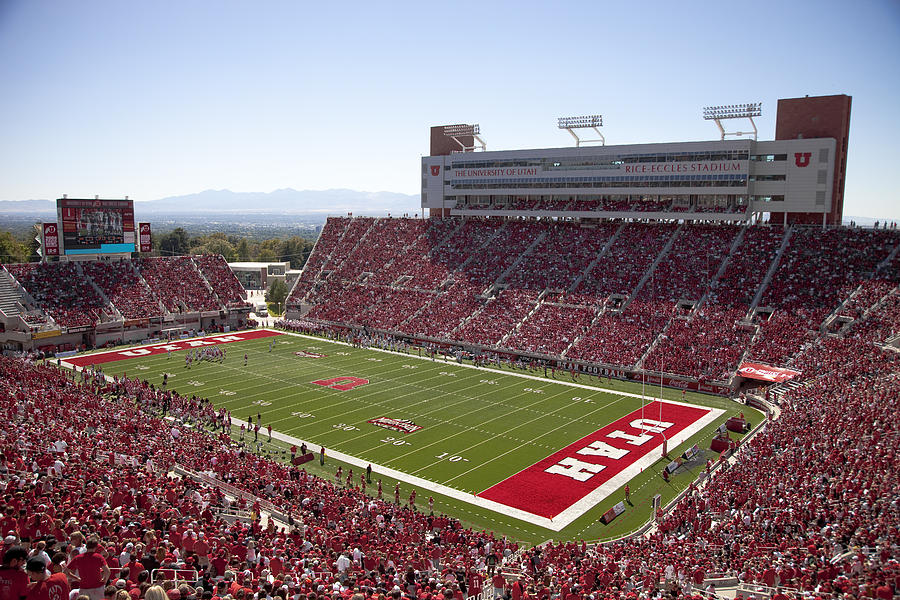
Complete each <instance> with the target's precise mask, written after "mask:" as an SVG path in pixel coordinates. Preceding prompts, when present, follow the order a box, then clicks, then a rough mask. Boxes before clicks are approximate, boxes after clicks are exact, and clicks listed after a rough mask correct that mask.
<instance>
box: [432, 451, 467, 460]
mask: <svg viewBox="0 0 900 600" xmlns="http://www.w3.org/2000/svg"><path fill="white" fill-rule="evenodd" d="M435 458H438V459H440V460H449V461H450V462H459V461H463V462H469V459H468V458H463V457H462V456H458V455H456V454H454V455H452V456H451V455H450V453H449V452H441V453H440V454H438V455H437V456H435Z"/></svg>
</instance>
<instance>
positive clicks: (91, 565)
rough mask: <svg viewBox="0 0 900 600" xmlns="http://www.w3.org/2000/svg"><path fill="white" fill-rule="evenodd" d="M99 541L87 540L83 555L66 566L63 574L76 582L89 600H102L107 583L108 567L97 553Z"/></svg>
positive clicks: (92, 537)
mask: <svg viewBox="0 0 900 600" xmlns="http://www.w3.org/2000/svg"><path fill="white" fill-rule="evenodd" d="M98 545H99V540H97V538H96V537H95V536H91V537H90V538H88V541H87V543H86V544H85V547H86V550H85V552H84V554H79V555H78V556H76V557H75V558H73V559H72V560H71V561H69V564H68V565H66V568H65V573H66V575H68V576H69V577H70V578H72V579H73V580H74V581H76V582H78V585H79V588H80V590H81V593H82V594H84V595H86V596H88V597H89V598H90V599H91V600H103V590H104V587H105V585H106V582H107V581H109V566H108V565H107V564H106V559H105V558H103V556H102V555H101V554H100V553H99V552H98V551H97V546H98Z"/></svg>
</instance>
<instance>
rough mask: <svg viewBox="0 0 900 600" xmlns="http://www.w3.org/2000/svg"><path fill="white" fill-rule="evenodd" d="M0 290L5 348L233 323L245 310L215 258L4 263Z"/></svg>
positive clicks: (64, 346) (49, 346) (236, 286)
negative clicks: (2, 298)
mask: <svg viewBox="0 0 900 600" xmlns="http://www.w3.org/2000/svg"><path fill="white" fill-rule="evenodd" d="M0 293H2V294H3V297H4V299H5V301H4V304H3V306H0V319H2V322H3V325H4V332H3V336H4V347H5V348H6V349H7V350H32V349H45V350H48V351H50V352H56V351H58V350H71V349H74V348H78V347H81V348H84V347H93V346H97V347H101V346H104V345H107V344H121V343H123V342H129V341H141V340H146V339H148V338H153V337H157V336H160V335H162V334H163V333H164V332H166V333H171V332H177V333H181V332H184V331H188V330H195V331H201V330H208V331H219V330H223V329H224V328H225V327H228V328H230V329H234V328H237V327H243V326H244V325H245V324H246V322H247V318H248V315H249V312H250V305H249V304H248V303H247V302H246V301H245V300H244V299H245V297H246V292H245V291H244V288H243V286H241V284H240V282H238V280H237V278H236V277H235V275H234V273H232V272H231V270H230V269H229V268H228V265H227V263H226V262H225V259H224V258H223V257H222V256H178V257H164V258H140V259H134V260H132V259H130V258H119V259H115V260H78V261H70V262H40V263H26V264H11V265H3V267H2V277H0Z"/></svg>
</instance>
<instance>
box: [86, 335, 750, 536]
mask: <svg viewBox="0 0 900 600" xmlns="http://www.w3.org/2000/svg"><path fill="white" fill-rule="evenodd" d="M271 339H272V338H262V339H258V340H250V341H245V342H236V343H230V344H227V346H225V347H226V348H227V349H228V358H227V359H226V360H225V362H224V363H212V362H201V363H199V364H197V363H195V364H194V365H193V366H192V367H191V368H190V369H188V368H186V367H185V363H184V352H183V351H181V352H173V353H172V354H171V356H168V355H166V354H162V355H157V356H151V357H141V358H136V359H129V360H122V361H117V362H111V363H106V364H104V365H103V370H104V372H105V373H107V374H108V375H116V374H121V373H124V372H127V374H128V375H129V376H138V377H140V378H142V379H146V380H147V381H149V382H150V383H153V384H156V385H160V384H161V383H162V374H163V373H164V372H168V373H169V374H170V375H169V387H170V388H172V389H175V390H177V391H178V392H180V393H182V394H187V395H191V394H196V395H200V396H205V397H207V398H210V399H211V400H212V401H213V403H214V404H215V405H216V406H217V407H225V408H227V409H229V410H230V411H231V413H232V415H233V416H234V417H235V418H238V419H243V420H246V419H247V418H248V417H250V416H251V415H252V416H253V419H254V421H255V420H256V415H257V413H260V414H261V415H262V423H263V425H264V426H265V425H268V424H271V425H272V427H273V429H274V430H275V431H278V432H281V433H284V434H288V435H291V436H295V437H297V438H300V439H303V440H307V441H309V442H312V443H314V444H317V445H318V444H322V445H324V446H325V447H326V448H328V449H332V450H338V451H340V452H343V453H346V454H349V455H352V456H356V457H358V458H360V459H362V460H365V461H367V462H372V463H374V464H378V465H383V466H386V467H390V468H393V469H396V470H398V471H401V472H404V473H408V474H412V475H415V476H417V477H421V478H423V479H427V480H429V481H433V482H436V483H440V484H443V485H446V486H449V487H452V488H455V489H458V490H462V491H465V492H469V493H477V492H480V491H482V490H484V489H486V488H488V487H490V486H491V485H493V484H495V483H497V482H499V481H501V480H503V479H505V478H506V477H508V476H510V475H512V474H513V473H516V472H518V471H520V470H521V469H524V468H526V467H528V466H530V465H532V464H534V463H535V462H537V461H539V460H541V459H543V458H545V457H546V456H548V455H550V454H552V453H553V452H555V451H556V450H559V449H560V448H563V447H565V446H567V445H569V444H570V443H572V442H573V441H575V440H578V439H580V438H582V437H584V436H586V435H588V434H591V433H593V432H594V431H596V430H598V429H600V428H601V427H603V426H605V425H607V424H609V423H610V422H612V421H614V420H616V419H618V418H619V417H621V416H623V415H626V414H628V413H630V412H632V411H634V410H636V409H638V408H640V406H641V399H640V398H633V397H628V396H622V395H619V394H617V393H616V392H617V391H627V392H631V393H638V394H640V393H641V385H640V384H634V383H629V382H622V381H616V380H613V381H612V382H609V381H607V380H606V379H597V378H592V377H586V376H582V378H580V379H579V381H578V382H579V383H583V384H588V385H591V386H596V387H602V388H606V389H607V390H611V391H601V390H599V389H580V388H575V387H571V386H567V385H561V384H560V383H558V382H557V381H554V380H553V379H552V378H551V377H548V378H544V377H543V371H541V372H538V373H535V375H538V376H540V379H539V380H534V379H527V378H522V377H518V376H516V374H515V373H513V372H512V371H507V372H496V371H490V370H486V369H473V368H465V367H462V366H459V365H457V364H455V363H454V362H445V361H444V360H442V359H438V360H436V361H432V360H430V359H424V360H423V359H420V358H419V353H418V351H416V352H414V355H413V356H409V355H403V354H395V353H387V352H380V351H376V350H366V349H360V348H352V347H350V346H347V345H343V344H336V343H332V342H330V341H328V340H325V339H321V338H311V337H298V336H291V335H284V336H278V337H277V338H275V346H274V350H272V351H271V352H270V351H269V345H270V342H271ZM300 350H305V351H309V352H318V353H323V354H326V355H327V356H326V357H324V358H306V357H298V356H295V355H294V352H297V351H300ZM245 353H246V354H247V355H248V356H249V360H248V365H247V366H244V360H243V355H244V354H245ZM517 373H523V372H522V371H517ZM348 375H349V376H355V377H362V378H366V379H369V380H370V383H369V384H367V385H364V386H361V387H358V388H355V389H353V390H351V391H348V392H341V391H337V390H332V389H328V388H325V387H322V386H318V385H314V384H312V383H311V382H312V381H313V380H317V379H326V378H331V377H339V376H348ZM558 378H559V380H560V381H569V382H571V381H572V378H571V376H570V375H569V374H568V373H566V374H558ZM645 391H646V393H647V395H655V396H659V395H660V388H659V387H650V386H648V387H647V388H646V390H645ZM663 397H666V398H670V399H675V400H682V399H685V400H687V401H688V402H694V403H697V404H702V405H705V406H712V407H717V408H723V409H726V411H727V412H726V414H725V415H722V417H720V419H718V420H717V421H716V423H714V424H713V425H710V426H709V427H707V428H706V429H704V430H703V431H701V432H700V433H698V434H697V435H695V436H694V437H693V438H692V439H690V440H688V441H687V442H686V443H685V444H683V445H682V446H680V447H679V448H671V449H670V451H671V453H672V454H673V455H674V454H677V453H680V452H681V451H682V450H683V448H686V447H688V446H690V445H692V444H694V443H699V444H700V446H701V447H702V448H704V447H705V448H708V446H709V440H710V439H711V437H712V434H713V429H714V428H715V427H716V426H717V425H719V424H720V423H721V422H723V421H724V420H725V419H726V418H727V417H728V416H731V415H735V414H737V413H738V412H741V411H743V412H745V413H746V414H747V415H748V418H749V419H750V420H751V421H753V422H756V421H758V420H759V419H760V418H761V414H760V413H758V412H756V411H754V410H753V409H750V408H749V407H743V406H739V405H737V404H735V403H733V402H730V401H728V400H726V399H722V398H716V397H714V396H709V395H704V394H694V393H687V394H686V395H684V396H683V395H682V392H681V391H680V390H670V389H664V390H663ZM377 417H392V418H398V419H409V420H412V421H413V422H415V423H416V424H417V425H420V426H422V429H421V430H420V431H417V432H415V433H411V434H403V433H398V432H394V431H390V430H387V429H382V428H379V427H375V426H373V425H371V424H369V423H367V421H368V420H369V419H373V418H377ZM260 437H261V439H263V440H268V438H267V436H265V435H261V436H260ZM249 439H251V440H252V436H250V438H249ZM284 446H285V444H283V443H280V442H278V441H273V442H272V443H269V442H268V441H266V442H265V443H264V447H263V452H267V453H272V454H273V456H274V457H276V458H281V457H282V456H284V454H283V450H284ZM667 463H668V461H667V460H663V459H661V460H660V461H658V462H657V463H656V464H654V465H653V466H652V467H651V468H649V469H646V470H645V471H644V472H643V473H642V474H641V475H639V476H638V477H636V478H634V479H633V480H632V481H631V483H630V486H631V489H632V494H631V499H632V502H633V505H632V506H629V507H628V509H627V510H626V512H625V514H624V515H622V516H621V517H619V518H618V519H617V520H616V521H614V522H613V523H612V524H611V525H609V526H606V525H603V524H601V523H599V521H598V520H599V516H600V515H602V514H603V512H605V511H606V510H607V509H608V508H609V507H610V506H612V505H613V504H615V503H616V502H618V501H620V500H622V499H623V494H622V493H615V494H613V495H612V496H610V497H609V498H607V499H606V500H605V501H603V502H601V503H600V504H599V505H598V506H597V507H595V508H594V509H592V510H591V511H589V512H588V513H587V514H586V515H584V516H583V517H581V518H579V519H578V520H576V521H575V522H574V523H572V524H571V525H569V526H568V527H566V528H565V529H563V530H562V531H559V532H554V531H551V530H547V529H544V528H542V527H539V526H536V525H532V524H529V523H525V522H522V521H519V520H517V519H513V518H511V517H507V516H504V515H500V514H497V513H494V512H493V511H488V510H485V509H481V508H478V507H475V506H473V505H470V504H467V503H463V502H459V501H457V500H455V499H452V498H445V497H442V496H439V495H435V494H432V493H431V492H428V491H425V490H420V491H419V494H418V502H417V504H418V507H419V508H420V509H425V507H426V506H427V504H426V503H427V498H428V496H429V495H434V497H435V512H444V513H447V514H452V515H454V516H456V517H458V518H460V519H461V520H463V521H464V522H465V523H466V524H467V525H470V526H472V527H475V528H478V529H487V530H491V531H496V532H499V533H503V534H506V535H508V536H509V537H510V538H512V539H516V540H521V541H526V542H530V543H539V542H542V541H545V540H547V539H551V538H552V539H588V540H592V539H598V538H602V539H605V538H609V537H613V536H617V535H621V534H623V533H625V532H628V531H631V530H634V529H635V528H637V527H638V526H640V525H641V524H642V523H643V522H644V521H646V519H647V518H648V517H649V516H650V502H651V498H652V497H653V495H654V494H656V493H660V494H662V497H663V502H666V501H667V499H669V498H671V497H673V496H674V495H675V494H677V492H678V491H679V490H680V489H683V488H684V487H685V486H687V484H688V482H689V481H690V480H691V479H693V478H694V477H695V476H696V472H693V473H691V472H687V473H682V474H679V475H676V476H674V477H673V478H672V479H671V481H670V482H669V483H666V482H664V481H663V480H662V478H661V477H660V475H659V473H660V472H661V470H662V468H663V467H664V466H665V464H667ZM337 464H338V463H337V462H335V461H334V460H333V459H329V460H328V463H327V464H326V466H325V468H324V469H322V468H320V467H319V465H318V461H316V462H314V463H307V469H308V470H311V471H312V472H315V473H317V474H319V475H322V476H324V477H328V478H331V479H333V475H334V471H335V469H336V467H337ZM347 468H348V466H346V465H345V466H344V471H345V472H346V470H347ZM697 468H700V467H697ZM355 470H356V471H357V476H358V471H359V468H358V467H356V469H355ZM375 476H376V478H378V477H380V478H381V479H383V485H384V492H385V496H386V497H388V496H392V493H393V489H394V481H393V480H390V479H388V478H386V477H382V476H380V475H378V474H377V473H376V475H375ZM401 489H402V491H403V498H404V500H405V499H406V498H407V496H408V491H409V489H410V486H408V485H407V484H401ZM368 492H370V493H372V492H374V487H370V488H369V490H368Z"/></svg>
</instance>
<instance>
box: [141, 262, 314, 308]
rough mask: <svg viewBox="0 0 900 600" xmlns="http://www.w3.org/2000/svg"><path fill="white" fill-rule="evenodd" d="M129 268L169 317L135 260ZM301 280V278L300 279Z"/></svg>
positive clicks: (164, 306)
mask: <svg viewBox="0 0 900 600" xmlns="http://www.w3.org/2000/svg"><path fill="white" fill-rule="evenodd" d="M127 262H128V266H130V267H131V270H132V271H134V275H135V276H136V277H137V279H138V281H139V282H140V283H141V285H142V286H144V289H145V290H146V291H147V295H148V296H150V297H151V298H156V304H157V305H158V306H159V314H160V315H168V314H169V311H168V310H166V305H165V304H163V301H162V300H160V299H159V298H157V297H156V294H154V293H153V288H151V287H150V284H149V283H147V280H146V279H144V276H143V275H141V272H140V271H139V270H138V268H137V266H135V264H134V261H133V260H129V261H127ZM298 279H299V278H298Z"/></svg>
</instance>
